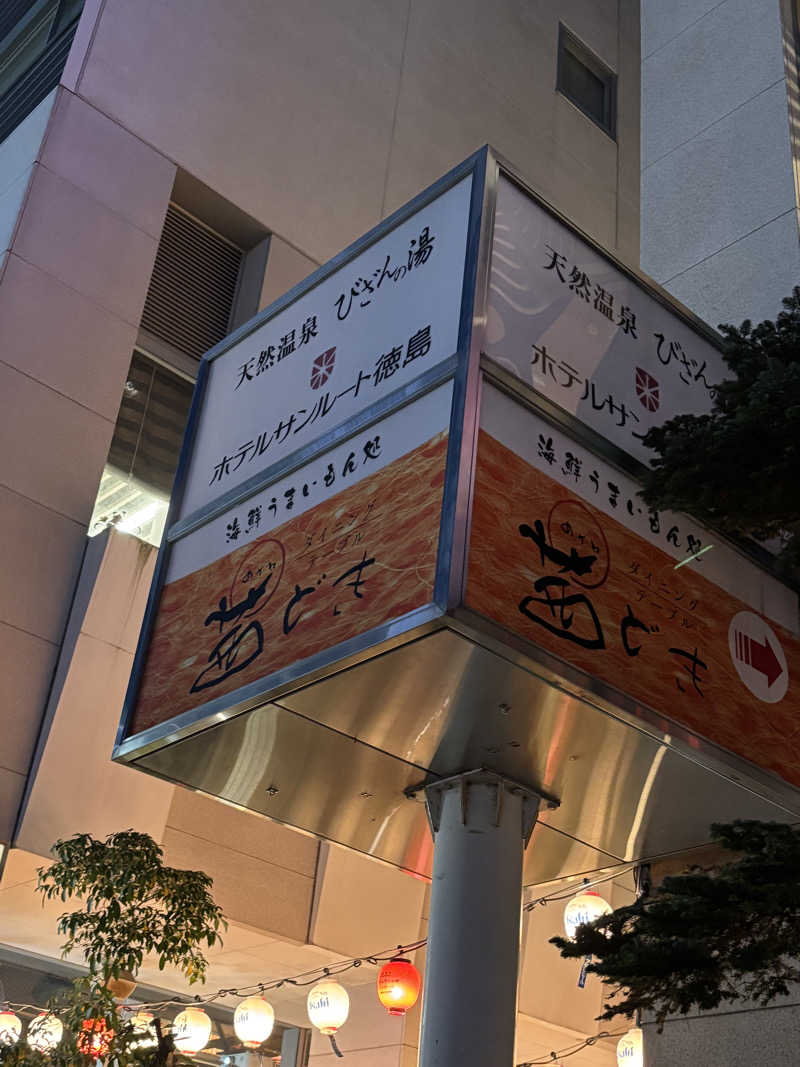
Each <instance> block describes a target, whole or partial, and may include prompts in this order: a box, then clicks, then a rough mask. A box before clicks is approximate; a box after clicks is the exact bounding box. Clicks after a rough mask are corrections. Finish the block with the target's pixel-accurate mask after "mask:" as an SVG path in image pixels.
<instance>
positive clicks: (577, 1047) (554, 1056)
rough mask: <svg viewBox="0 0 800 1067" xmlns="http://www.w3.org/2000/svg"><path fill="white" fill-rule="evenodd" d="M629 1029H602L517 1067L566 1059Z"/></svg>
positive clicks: (529, 1066)
mask: <svg viewBox="0 0 800 1067" xmlns="http://www.w3.org/2000/svg"><path fill="white" fill-rule="evenodd" d="M627 1032H628V1031H627V1030H600V1031H598V1033H596V1034H592V1035H591V1036H590V1037H586V1038H584V1039H583V1041H579V1042H577V1043H575V1044H574V1045H567V1047H566V1048H563V1049H559V1050H558V1051H557V1052H551V1053H550V1055H549V1056H546V1057H545V1058H544V1059H540V1060H525V1062H524V1063H518V1064H517V1067H538V1065H539V1064H546V1063H550V1064H552V1063H557V1062H558V1061H560V1060H566V1059H568V1058H569V1057H570V1056H575V1055H576V1054H577V1053H578V1052H583V1050H584V1049H585V1048H591V1046H592V1045H594V1044H595V1043H596V1042H597V1041H599V1040H600V1039H601V1038H603V1037H622V1035H623V1034H627Z"/></svg>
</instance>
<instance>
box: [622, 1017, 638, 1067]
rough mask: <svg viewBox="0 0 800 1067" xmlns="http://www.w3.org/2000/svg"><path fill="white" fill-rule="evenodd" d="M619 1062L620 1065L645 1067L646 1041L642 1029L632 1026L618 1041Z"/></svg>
mask: <svg viewBox="0 0 800 1067" xmlns="http://www.w3.org/2000/svg"><path fill="white" fill-rule="evenodd" d="M617 1063H618V1065H619V1067H644V1042H643V1040H642V1031H641V1029H640V1028H639V1027H638V1026H632V1027H631V1029H630V1030H629V1031H628V1032H627V1034H623V1035H622V1037H621V1038H620V1039H619V1041H618V1043H617Z"/></svg>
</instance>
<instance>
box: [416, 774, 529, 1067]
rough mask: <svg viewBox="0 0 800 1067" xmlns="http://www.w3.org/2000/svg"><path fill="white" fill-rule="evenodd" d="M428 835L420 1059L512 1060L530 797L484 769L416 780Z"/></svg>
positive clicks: (425, 1065) (442, 1065)
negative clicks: (427, 782) (429, 879)
mask: <svg viewBox="0 0 800 1067" xmlns="http://www.w3.org/2000/svg"><path fill="white" fill-rule="evenodd" d="M425 799H426V803H427V808H428V818H429V820H430V824H431V830H432V832H433V836H434V857H433V882H432V885H431V910H430V924H429V929H428V954H427V962H426V965H425V992H424V1000H423V1009H422V1033H421V1039H420V1059H419V1063H420V1067H486V1065H487V1064H491V1065H492V1067H512V1065H513V1063H514V1031H515V1024H516V1013H517V972H518V968H519V945H520V919H521V908H522V854H523V851H524V848H525V845H526V844H527V842H528V840H529V838H530V835H531V832H532V830H533V825H534V823H535V821H536V814H537V811H538V808H539V801H540V797H539V796H538V795H537V794H536V793H534V792H532V791H531V790H529V789H527V788H526V787H525V786H522V785H519V784H518V783H516V782H513V781H510V780H509V779H507V778H503V777H502V776H501V775H499V774H495V773H494V772H492V771H486V770H479V771H469V772H467V773H465V774H460V775H457V776H455V777H454V778H446V779H443V780H441V781H438V782H435V783H433V784H431V785H428V786H427V787H426V789H425Z"/></svg>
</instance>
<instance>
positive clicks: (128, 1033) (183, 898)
mask: <svg viewBox="0 0 800 1067" xmlns="http://www.w3.org/2000/svg"><path fill="white" fill-rule="evenodd" d="M52 852H53V853H54V855H55V857H56V862H55V863H53V864H52V865H51V866H50V867H42V868H40V870H39V881H38V886H37V888H38V890H39V891H40V892H41V893H42V894H43V895H44V897H45V898H46V899H48V900H50V899H57V898H60V899H61V900H64V901H66V900H67V899H68V898H72V897H78V898H80V899H81V901H82V907H80V908H78V909H76V910H74V911H69V912H65V913H64V914H63V915H62V916H61V917H60V918H59V921H58V930H59V933H61V934H64V935H66V941H65V943H64V945H63V946H62V948H63V954H64V955H67V954H68V953H71V952H73V951H74V950H75V949H77V950H79V951H81V952H82V953H83V956H84V959H85V962H86V965H87V967H88V974H87V975H86V976H84V977H81V978H78V979H76V980H75V981H74V982H73V983H72V986H71V988H70V989H69V990H68V991H66V992H64V993H62V994H59V995H58V996H57V997H55V998H54V999H53V1000H52V1001H51V1002H50V1003H49V1004H48V1005H47V1008H48V1009H49V1010H50V1011H53V1012H56V1013H57V1014H58V1016H59V1018H60V1019H61V1022H62V1023H63V1025H64V1036H63V1037H62V1039H61V1041H60V1042H59V1044H58V1046H57V1047H56V1048H55V1049H54V1050H53V1051H51V1052H47V1053H42V1052H38V1051H36V1050H35V1049H32V1048H31V1047H30V1046H29V1045H28V1044H27V1043H26V1042H25V1041H24V1040H21V1041H20V1042H19V1043H18V1044H16V1045H12V1046H6V1047H0V1062H2V1065H3V1067H46V1065H51V1067H52V1065H55V1067H91V1065H92V1064H94V1063H95V1061H96V1057H95V1056H93V1055H89V1054H87V1053H86V1052H85V1051H83V1050H82V1049H81V1043H80V1034H81V1029H82V1026H83V1024H84V1022H85V1021H86V1020H95V1021H96V1023H98V1025H100V1024H101V1025H102V1027H103V1029H107V1030H108V1031H111V1032H113V1035H112V1036H111V1037H110V1045H109V1048H108V1051H107V1053H106V1054H105V1055H104V1056H103V1057H102V1058H103V1060H104V1061H105V1062H107V1063H113V1064H114V1065H115V1067H172V1065H175V1064H178V1063H186V1064H188V1063H191V1062H192V1061H191V1060H189V1059H187V1058H183V1057H181V1056H179V1055H178V1054H177V1053H176V1051H175V1045H174V1042H173V1040H172V1036H171V1033H170V1028H169V1025H168V1024H166V1023H163V1024H162V1023H161V1022H159V1021H158V1020H156V1026H155V1028H154V1032H152V1033H151V1034H150V1040H149V1041H147V1042H143V1040H142V1034H141V1032H137V1031H136V1030H135V1029H134V1027H133V1025H132V1024H131V1022H130V1020H129V1018H127V1016H126V1014H123V1012H122V1011H121V1010H120V1007H119V1005H118V1004H117V1002H116V1000H115V998H114V996H113V995H112V993H111V991H110V990H109V988H108V985H107V983H108V981H109V980H110V979H112V978H118V977H119V976H120V973H121V972H124V971H131V972H133V973H134V974H135V973H136V971H137V970H138V969H139V967H140V966H141V964H142V961H143V960H144V957H145V956H146V955H149V954H154V955H156V956H157V958H158V964H159V967H161V968H162V969H163V968H164V967H165V966H166V965H167V964H170V965H172V966H175V967H178V968H179V969H180V970H181V971H182V972H183V974H184V975H185V976H186V977H187V978H188V980H189V982H190V983H191V982H198V981H203V980H204V978H205V974H206V970H207V966H208V965H207V961H206V959H205V957H204V955H203V952H202V948H201V946H203V945H206V946H208V947H211V946H213V945H215V944H216V943H217V942H219V941H220V940H221V938H220V930H221V929H222V928H224V927H225V925H226V923H225V920H224V918H223V916H222V911H221V909H220V908H219V907H218V906H217V905H216V904H215V903H214V900H213V897H212V896H211V885H212V883H211V879H210V878H209V877H208V876H207V875H206V874H203V873H202V872H200V871H182V870H176V869H175V868H172V867H167V866H165V864H164V862H163V853H162V851H161V849H160V848H159V847H158V845H157V844H156V843H155V841H153V839H152V838H151V837H149V836H148V835H147V834H140V833H135V832H134V831H133V830H125V831H123V832H121V833H116V834H111V835H110V836H109V837H107V838H106V839H105V841H99V840H97V839H96V838H93V837H91V836H90V835H89V834H76V835H75V836H74V837H71V838H68V839H67V840H65V841H57V842H56V843H55V845H53V848H52Z"/></svg>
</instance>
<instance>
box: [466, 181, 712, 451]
mask: <svg viewBox="0 0 800 1067" xmlns="http://www.w3.org/2000/svg"><path fill="white" fill-rule="evenodd" d="M489 284H490V299H489V313H488V322H487V329H486V347H485V351H486V354H487V355H488V356H490V357H491V358H492V359H493V360H495V361H496V362H497V363H499V364H500V365H501V366H503V367H504V368H505V369H506V370H508V371H510V372H511V373H512V374H514V375H516V376H517V377H519V378H521V379H522V380H523V381H525V382H527V383H528V384H529V385H531V386H533V387H534V388H535V389H536V390H538V392H540V393H542V394H543V395H544V396H546V397H547V398H548V399H549V400H551V401H553V402H554V403H555V404H557V405H558V406H559V407H561V408H563V409H564V410H565V411H568V412H570V413H571V414H573V415H576V416H577V417H578V418H579V419H581V421H582V422H585V423H586V424H587V425H588V426H591V428H592V429H593V430H596V431H597V432H598V433H599V434H601V435H602V436H603V437H605V438H607V439H608V440H609V441H612V442H613V443H614V444H615V445H617V446H618V447H619V448H622V449H624V450H625V451H626V452H628V453H630V454H631V455H633V456H635V457H636V458H637V459H639V460H641V461H642V462H644V463H647V462H648V460H650V459H652V458H653V457H654V455H655V453H654V452H653V451H652V450H651V449H647V448H645V447H644V446H643V445H642V443H641V438H642V437H643V436H644V435H645V434H646V433H647V431H648V430H649V429H650V427H652V426H660V425H662V424H663V423H664V422H666V421H667V419H670V418H672V417H673V416H674V415H679V414H697V415H700V414H703V413H705V412H707V411H709V410H710V409H711V404H712V399H713V387H714V386H715V385H716V384H718V383H719V382H720V381H721V380H722V379H723V378H724V377H726V370H727V368H726V367H725V363H724V361H723V359H722V356H721V354H720V353H719V351H718V350H717V349H716V348H714V347H713V345H711V344H710V343H709V342H708V341H706V340H705V339H704V338H703V337H701V336H700V335H699V334H697V333H695V332H694V331H693V330H692V329H691V327H690V326H688V325H687V324H686V323H685V322H684V321H683V320H682V319H680V318H679V317H678V316H677V315H674V314H673V313H671V312H670V311H669V310H668V309H667V308H666V307H664V305H663V304H661V303H659V302H658V301H657V300H655V299H654V298H653V297H652V296H650V294H649V293H647V292H646V291H645V290H644V289H642V288H641V287H640V286H639V285H637V284H636V283H635V282H634V281H633V280H632V279H630V278H629V277H628V276H627V275H625V274H623V273H622V272H621V271H619V270H617V269H616V268H615V267H614V266H613V265H612V264H611V263H610V262H609V261H608V260H607V259H605V258H604V257H603V256H601V255H600V254H599V253H597V252H595V251H594V250H593V249H592V248H591V247H590V246H589V245H588V244H586V242H584V241H582V240H581V239H580V238H579V237H578V236H577V235H576V234H574V233H573V232H572V231H571V230H569V229H568V228H567V227H566V226H564V225H562V224H561V223H560V222H558V220H557V219H555V218H553V217H552V216H551V215H549V214H548V213H547V212H546V211H545V210H544V209H543V208H541V207H540V206H539V205H538V204H537V203H536V202H535V201H534V200H532V199H531V198H530V197H529V196H527V195H526V194H525V193H524V192H522V191H521V190H520V189H518V188H517V187H516V186H515V185H513V184H512V183H511V182H510V181H508V180H507V179H506V178H504V177H502V176H501V177H500V181H499V185H498V194H497V214H496V218H495V228H494V241H493V246H492V263H491V272H490V281H489Z"/></svg>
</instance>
